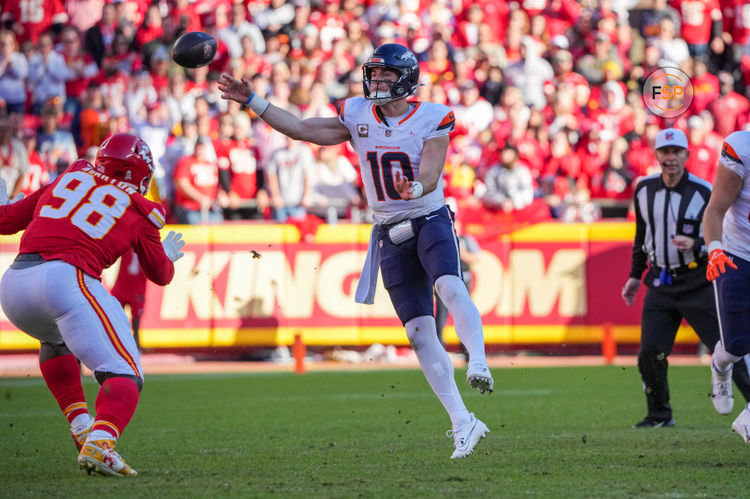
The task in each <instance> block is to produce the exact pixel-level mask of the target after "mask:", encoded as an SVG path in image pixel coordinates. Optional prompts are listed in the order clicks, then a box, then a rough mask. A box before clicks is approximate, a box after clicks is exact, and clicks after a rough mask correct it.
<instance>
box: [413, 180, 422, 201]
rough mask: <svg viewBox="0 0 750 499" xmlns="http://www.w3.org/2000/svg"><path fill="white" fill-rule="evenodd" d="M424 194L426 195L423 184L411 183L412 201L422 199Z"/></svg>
mask: <svg viewBox="0 0 750 499" xmlns="http://www.w3.org/2000/svg"><path fill="white" fill-rule="evenodd" d="M422 194H424V187H422V182H412V183H411V197H412V199H417V198H419V197H422Z"/></svg>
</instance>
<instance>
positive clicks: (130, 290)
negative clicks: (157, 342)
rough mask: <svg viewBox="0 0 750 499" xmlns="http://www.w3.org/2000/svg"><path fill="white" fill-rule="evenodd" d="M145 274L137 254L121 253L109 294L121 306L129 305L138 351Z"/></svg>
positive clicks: (143, 304) (144, 293)
mask: <svg viewBox="0 0 750 499" xmlns="http://www.w3.org/2000/svg"><path fill="white" fill-rule="evenodd" d="M147 280H148V279H147V278H146V274H145V273H144V272H143V269H142V268H141V266H140V264H139V263H138V255H136V254H135V251H133V250H130V251H128V252H126V253H125V254H124V255H122V259H121V260H120V268H119V269H118V271H117V277H116V278H115V284H114V285H113V286H112V289H111V290H110V294H111V295H112V296H114V297H115V298H116V299H117V301H119V302H120V305H122V308H125V307H126V306H127V307H130V321H131V323H132V325H133V337H134V338H135V346H136V347H137V348H138V350H139V351H140V349H141V340H140V331H141V317H143V307H144V306H145V304H146V283H147Z"/></svg>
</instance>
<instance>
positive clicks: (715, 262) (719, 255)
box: [706, 249, 737, 281]
mask: <svg viewBox="0 0 750 499" xmlns="http://www.w3.org/2000/svg"><path fill="white" fill-rule="evenodd" d="M727 267H731V268H733V269H736V268H737V265H735V264H734V262H733V261H732V259H731V258H729V257H728V256H727V255H726V254H725V253H724V250H722V249H715V250H713V251H711V253H709V254H708V270H706V279H708V280H709V281H713V280H714V279H716V278H717V277H719V276H720V275H721V274H723V273H724V272H725V271H726V270H727V269H726V268H727Z"/></svg>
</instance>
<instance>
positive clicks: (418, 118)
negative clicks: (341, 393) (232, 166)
mask: <svg viewBox="0 0 750 499" xmlns="http://www.w3.org/2000/svg"><path fill="white" fill-rule="evenodd" d="M362 71H363V74H364V81H363V86H364V95H365V98H362V97H353V98H350V99H347V100H346V101H345V103H344V105H343V106H342V107H341V111H340V113H339V116H338V118H309V119H306V120H300V119H298V118H297V117H295V116H294V115H292V114H291V113H289V112H287V111H285V110H283V109H280V108H278V107H276V106H273V105H271V104H270V103H269V102H268V101H267V100H265V99H264V98H263V97H261V96H260V95H257V94H256V93H255V92H253V90H252V88H251V86H250V82H248V81H247V80H244V79H243V80H241V81H240V80H237V79H235V78H232V77H231V76H230V75H228V74H224V75H222V78H221V80H220V81H219V89H220V90H221V92H222V98H224V99H230V100H234V101H237V102H240V103H242V104H245V105H246V106H248V107H249V108H250V109H252V110H253V111H254V112H255V113H256V114H257V115H258V116H260V117H261V119H263V121H265V122H266V123H267V124H268V125H270V126H271V127H272V128H274V129H276V130H278V131H279V132H281V133H283V134H284V135H287V136H288V137H291V138H293V139H297V140H306V141H309V142H314V143H316V144H320V145H334V144H339V143H341V142H344V141H347V140H349V141H351V143H352V145H353V147H354V150H355V151H356V153H357V155H358V157H359V161H360V165H361V170H362V179H363V182H364V185H365V191H366V193H367V200H368V203H369V205H370V207H371V208H372V210H373V212H374V216H375V225H374V227H373V230H372V235H371V238H370V247H369V250H368V253H367V260H366V262H365V266H364V269H363V270H362V275H361V277H360V283H359V286H358V288H357V293H356V296H357V301H358V302H360V303H372V299H373V295H374V290H375V284H376V281H377V273H378V268H380V270H381V272H382V274H383V283H384V285H385V288H386V289H387V290H388V294H389V295H390V297H391V301H392V302H393V306H394V308H395V309H396V313H397V314H398V317H399V319H400V320H401V322H402V323H403V324H404V326H405V327H406V335H407V337H408V338H409V341H410V343H411V345H412V347H413V348H414V351H415V352H416V354H417V358H418V359H419V363H420V366H421V367H422V371H423V372H424V374H425V377H426V378H427V381H428V382H429V384H430V386H431V387H432V389H433V391H434V392H435V394H436V395H437V397H438V398H439V399H440V402H441V403H442V404H443V406H444V407H445V409H446V411H447V412H448V414H449V416H450V418H451V423H452V425H453V430H452V431H449V432H448V433H447V435H448V436H453V440H454V446H455V451H454V452H453V455H452V456H451V458H462V457H466V456H468V455H469V454H471V453H472V451H473V450H474V446H475V445H476V444H477V442H479V440H480V439H481V438H483V437H484V436H485V435H486V433H487V432H488V431H489V430H488V429H487V426H486V425H485V424H484V423H483V422H482V421H480V420H478V419H477V418H476V417H474V414H473V413H469V411H468V410H467V409H466V406H465V405H464V402H463V400H462V399H461V394H460V393H459V391H458V387H457V386H456V381H455V378H454V376H453V365H452V364H451V360H450V358H449V357H448V354H447V352H446V351H445V349H444V348H443V346H442V344H441V343H440V341H439V340H438V337H437V333H436V330H435V319H434V317H433V311H434V302H433V296H432V288H433V284H434V286H435V289H436V291H437V293H438V295H439V296H440V297H441V298H442V300H443V302H444V303H445V304H446V306H447V307H448V310H449V311H450V313H451V314H452V315H453V318H454V321H455V323H456V332H457V334H458V336H459V339H460V340H461V342H462V343H463V344H464V345H465V346H466V349H467V350H468V352H469V355H470V361H469V366H468V369H467V381H468V383H469V385H471V386H472V387H474V388H477V389H478V390H479V391H480V392H482V393H484V392H491V391H492V389H493V384H494V382H493V379H492V376H491V374H490V371H489V369H488V367H487V359H486V357H485V351H484V332H483V330H482V322H481V316H480V315H479V312H478V310H477V308H476V306H474V304H473V303H472V301H471V298H470V296H469V293H468V291H467V289H466V286H465V285H464V283H463V280H462V279H461V262H460V259H459V255H458V242H457V241H456V236H455V233H454V231H453V221H452V217H451V213H450V210H449V209H448V208H447V207H446V206H445V204H444V198H443V187H442V182H441V174H442V171H443V165H444V162H445V155H446V151H447V149H448V134H449V133H450V132H451V131H452V130H453V128H454V124H455V119H454V117H453V113H452V112H451V110H450V109H449V108H447V107H445V106H442V105H438V104H432V103H426V102H407V98H408V97H410V96H411V95H413V94H414V92H415V91H416V89H417V87H418V86H419V65H418V63H417V59H416V57H415V56H414V54H412V53H411V52H410V51H409V50H408V49H407V48H406V47H404V46H402V45H398V44H393V43H388V44H385V45H381V46H380V47H378V48H377V49H376V50H375V52H374V53H373V55H372V56H371V57H370V58H369V59H368V61H367V62H366V63H365V64H364V65H363V68H362Z"/></svg>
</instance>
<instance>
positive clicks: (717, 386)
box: [711, 360, 734, 414]
mask: <svg viewBox="0 0 750 499" xmlns="http://www.w3.org/2000/svg"><path fill="white" fill-rule="evenodd" d="M711 402H713V404H714V409H716V412H718V413H719V414H729V413H730V412H732V407H734V394H733V393H732V365H731V364H730V365H729V370H727V372H725V373H721V372H719V370H718V369H717V368H716V366H715V365H714V362H713V360H712V361H711Z"/></svg>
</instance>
